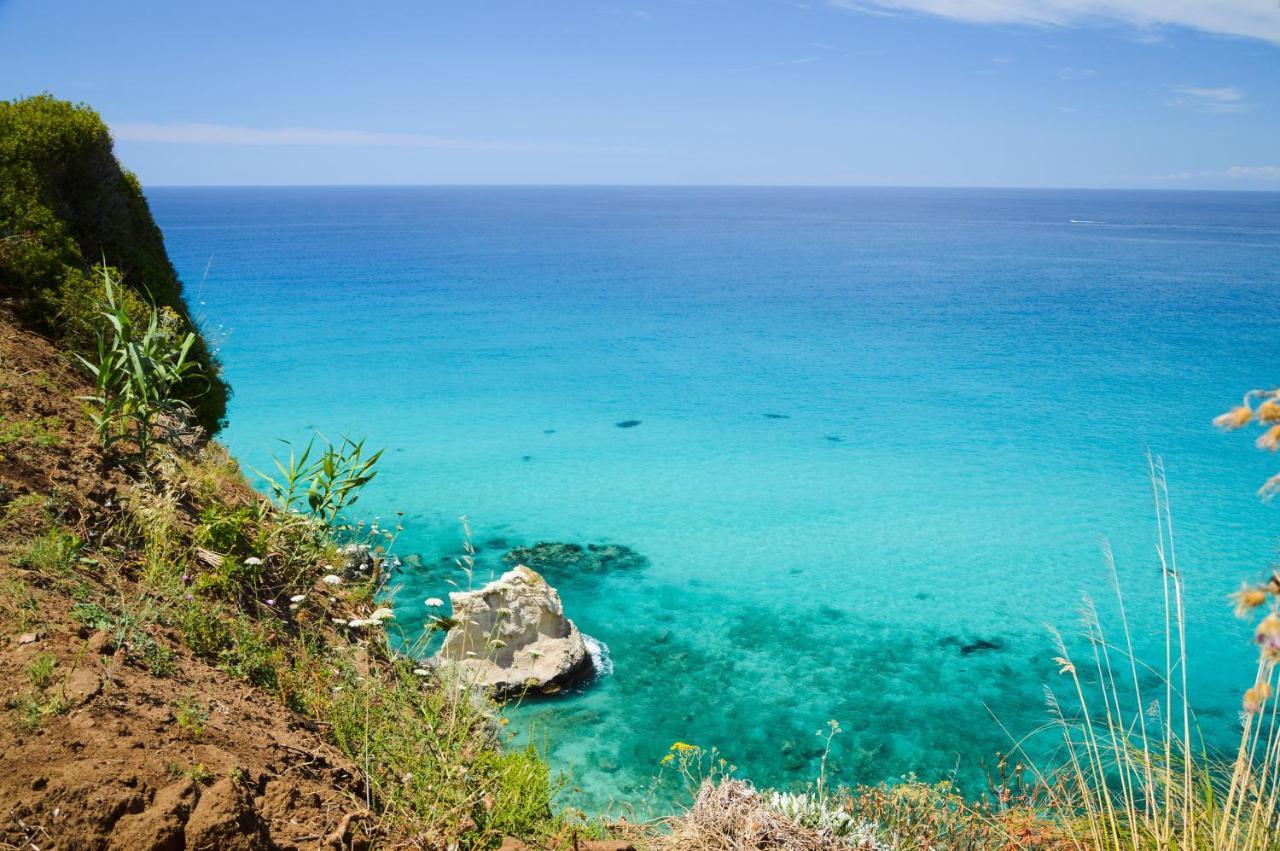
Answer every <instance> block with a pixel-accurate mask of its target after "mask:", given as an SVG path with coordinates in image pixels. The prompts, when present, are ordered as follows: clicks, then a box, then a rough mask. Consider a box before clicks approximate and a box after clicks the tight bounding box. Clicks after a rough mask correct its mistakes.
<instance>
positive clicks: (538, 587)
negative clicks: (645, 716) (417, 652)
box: [435, 565, 592, 696]
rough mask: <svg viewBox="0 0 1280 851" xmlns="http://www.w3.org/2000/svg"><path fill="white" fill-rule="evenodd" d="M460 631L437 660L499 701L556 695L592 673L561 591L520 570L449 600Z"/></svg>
mask: <svg viewBox="0 0 1280 851" xmlns="http://www.w3.org/2000/svg"><path fill="white" fill-rule="evenodd" d="M449 600H450V602H451V603H452V604H453V619H454V620H455V621H457V625H456V626H454V627H453V629H451V630H450V631H449V634H448V635H447V636H446V637H445V640H444V644H443V645H442V646H441V648H440V650H439V652H438V653H437V654H436V656H435V659H436V661H437V664H443V665H446V666H448V665H453V666H457V667H458V668H460V669H461V670H462V671H464V672H465V674H466V676H467V678H468V679H471V680H474V681H475V682H476V683H478V684H479V685H483V686H485V687H487V688H489V689H492V690H493V692H494V693H495V694H497V695H499V696H508V695H513V694H521V693H523V692H525V691H527V690H531V689H532V690H540V691H543V692H547V693H551V692H555V691H558V690H559V689H560V688H561V687H562V686H564V685H566V684H568V683H570V682H572V681H574V680H576V679H578V678H580V677H582V676H583V675H585V674H588V673H590V671H591V667H592V665H591V657H590V656H589V655H588V653H587V647H586V644H585V642H584V641H583V638H582V633H581V632H579V631H578V628H577V627H576V626H574V623H573V621H571V620H569V619H568V618H566V617H565V616H564V607H563V606H562V605H561V603H560V595H559V594H557V593H556V589H554V588H552V587H551V586H550V585H548V584H547V581H546V580H545V579H543V578H542V576H541V575H540V574H538V573H537V572H536V571H533V570H530V569H529V568H528V567H525V566H524V565H517V566H516V567H515V568H514V569H513V570H509V571H507V572H506V573H504V574H503V575H502V576H501V578H499V579H498V580H496V581H494V582H490V583H489V584H488V585H486V586H484V587H483V588H480V589H478V590H475V591H455V592H454V593H452V594H450V595H449Z"/></svg>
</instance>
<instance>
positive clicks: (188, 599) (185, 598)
mask: <svg viewBox="0 0 1280 851" xmlns="http://www.w3.org/2000/svg"><path fill="white" fill-rule="evenodd" d="M182 599H184V600H186V601H187V602H188V603H190V602H191V601H192V600H194V599H195V597H193V596H192V595H190V594H183V595H182Z"/></svg>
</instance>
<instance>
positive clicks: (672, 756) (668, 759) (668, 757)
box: [659, 753, 676, 765]
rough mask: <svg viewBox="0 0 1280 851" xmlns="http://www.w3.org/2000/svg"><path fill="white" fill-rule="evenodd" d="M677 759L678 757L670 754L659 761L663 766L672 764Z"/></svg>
mask: <svg viewBox="0 0 1280 851" xmlns="http://www.w3.org/2000/svg"><path fill="white" fill-rule="evenodd" d="M675 758H676V755H675V754H673V753H669V754H667V755H666V756H664V757H663V758H662V759H661V760H659V761H660V762H661V763H662V764H663V765H666V764H667V763H669V762H671V760H673V759H675Z"/></svg>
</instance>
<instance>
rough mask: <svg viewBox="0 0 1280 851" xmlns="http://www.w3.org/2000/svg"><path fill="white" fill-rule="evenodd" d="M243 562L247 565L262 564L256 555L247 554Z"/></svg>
mask: <svg viewBox="0 0 1280 851" xmlns="http://www.w3.org/2000/svg"><path fill="white" fill-rule="evenodd" d="M244 563H245V564H247V565H249V566H250V567H257V566H258V565H260V564H262V559H260V558H258V557H257V556H249V557H248V558H247V559H245V560H244Z"/></svg>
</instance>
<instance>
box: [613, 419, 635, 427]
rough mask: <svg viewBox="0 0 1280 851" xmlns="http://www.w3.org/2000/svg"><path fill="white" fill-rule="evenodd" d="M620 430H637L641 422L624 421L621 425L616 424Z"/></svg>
mask: <svg viewBox="0 0 1280 851" xmlns="http://www.w3.org/2000/svg"><path fill="white" fill-rule="evenodd" d="M614 425H616V426H617V427H618V428H635V427H636V426H638V425H640V421H639V420H623V421H622V422H620V423H614Z"/></svg>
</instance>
